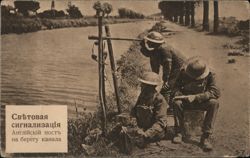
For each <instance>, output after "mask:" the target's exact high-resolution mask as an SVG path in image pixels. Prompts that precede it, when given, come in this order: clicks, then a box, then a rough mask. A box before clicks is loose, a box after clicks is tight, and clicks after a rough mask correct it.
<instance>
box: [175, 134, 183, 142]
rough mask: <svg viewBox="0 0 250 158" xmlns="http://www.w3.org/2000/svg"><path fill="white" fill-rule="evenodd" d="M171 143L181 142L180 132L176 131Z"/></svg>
mask: <svg viewBox="0 0 250 158" xmlns="http://www.w3.org/2000/svg"><path fill="white" fill-rule="evenodd" d="M173 143H175V144H181V143H182V134H181V133H178V134H176V135H175V136H174V138H173Z"/></svg>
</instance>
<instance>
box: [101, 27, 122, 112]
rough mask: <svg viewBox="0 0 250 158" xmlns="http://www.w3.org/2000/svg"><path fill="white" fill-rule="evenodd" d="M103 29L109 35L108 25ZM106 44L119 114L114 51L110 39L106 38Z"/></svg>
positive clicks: (119, 106) (119, 105)
mask: <svg viewBox="0 0 250 158" xmlns="http://www.w3.org/2000/svg"><path fill="white" fill-rule="evenodd" d="M105 31H106V35H107V37H110V36H111V33H110V29H109V26H108V25H106V26H105ZM107 44H108V51H109V59H110V66H111V71H112V77H113V83H114V89H115V97H116V104H117V109H118V113H119V114H120V113H121V112H122V111H121V104H120V98H119V91H118V84H117V78H116V73H115V72H116V68H115V60H114V53H113V47H112V42H111V39H107Z"/></svg>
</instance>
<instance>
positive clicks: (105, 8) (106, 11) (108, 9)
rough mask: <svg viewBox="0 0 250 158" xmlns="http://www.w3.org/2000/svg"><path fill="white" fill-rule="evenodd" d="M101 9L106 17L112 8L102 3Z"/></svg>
mask: <svg viewBox="0 0 250 158" xmlns="http://www.w3.org/2000/svg"><path fill="white" fill-rule="evenodd" d="M103 9H104V14H106V15H107V17H108V16H109V14H110V13H111V12H112V10H113V7H112V5H111V4H109V3H103Z"/></svg>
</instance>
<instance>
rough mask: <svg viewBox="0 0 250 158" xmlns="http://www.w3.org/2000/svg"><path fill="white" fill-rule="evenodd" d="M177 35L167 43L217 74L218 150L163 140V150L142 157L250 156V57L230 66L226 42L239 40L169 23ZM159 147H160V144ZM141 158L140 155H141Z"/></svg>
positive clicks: (216, 136)
mask: <svg viewBox="0 0 250 158" xmlns="http://www.w3.org/2000/svg"><path fill="white" fill-rule="evenodd" d="M167 26H168V29H169V30H172V31H176V34H175V35H172V36H171V37H168V38H166V42H167V44H169V45H171V46H173V47H174V48H175V49H177V50H179V51H181V52H182V53H183V54H184V55H186V56H187V57H191V56H196V55H199V56H201V57H202V58H203V59H205V60H206V61H207V62H208V63H209V65H210V67H211V69H212V71H214V72H215V73H216V75H217V82H218V85H219V87H220V89H221V93H222V95H221V98H220V109H219V112H218V115H217V120H216V123H215V131H214V135H213V138H212V141H213V143H214V151H212V152H210V153H204V152H202V151H201V149H200V148H198V147H197V145H195V144H196V142H194V144H181V145H173V144H171V142H170V141H163V142H162V143H161V145H160V146H162V147H160V148H157V149H155V147H154V145H152V146H150V147H149V148H148V149H146V150H145V151H148V152H147V154H143V155H141V156H149V155H150V156H153V155H154V154H156V155H161V156H184V155H185V156H188V155H189V156H226V155H230V156H233V155H234V156H236V155H242V154H246V153H247V150H248V153H249V140H250V139H249V119H250V118H249V113H248V112H249V111H248V110H249V109H248V106H249V104H248V100H249V99H248V98H249V97H250V95H249V83H248V79H249V78H248V75H249V68H248V67H249V57H234V58H235V59H236V63H234V64H228V63H227V62H228V56H227V52H228V50H227V49H224V48H223V47H222V45H223V44H226V43H229V44H230V43H234V42H235V41H236V40H237V38H229V37H225V36H214V35H207V34H206V33H204V32H196V31H194V30H193V29H188V28H186V27H183V26H179V25H175V24H173V23H170V22H167ZM156 146H158V147H159V145H156ZM150 151H152V152H150ZM137 155H140V154H138V153H137Z"/></svg>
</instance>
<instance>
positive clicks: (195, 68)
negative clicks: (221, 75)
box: [173, 57, 220, 151]
mask: <svg viewBox="0 0 250 158" xmlns="http://www.w3.org/2000/svg"><path fill="white" fill-rule="evenodd" d="M175 88H176V89H175V98H174V116H175V130H176V136H175V137H174V139H173V142H174V143H181V141H182V140H185V137H184V136H185V132H184V116H183V110H202V111H206V115H205V119H204V122H203V127H202V132H203V134H202V136H201V139H200V145H201V147H202V148H203V149H204V150H205V151H209V150H212V145H211V143H210V142H209V139H208V138H209V136H210V135H211V134H212V129H213V126H214V122H215V118H216V114H217V111H218V108H219V103H218V100H217V99H218V98H219V96H220V91H219V89H218V87H217V86H216V83H215V74H214V73H213V72H211V71H210V70H209V68H208V66H207V65H206V64H205V63H204V62H203V61H202V60H200V58H199V57H193V58H191V59H189V60H188V61H187V64H186V66H184V68H183V70H182V71H181V73H180V75H179V77H178V78H177V80H176V84H175Z"/></svg>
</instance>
